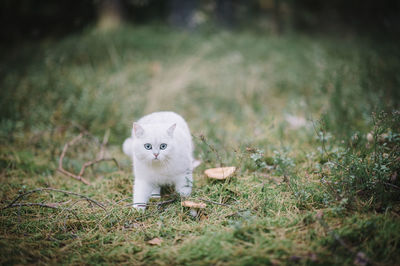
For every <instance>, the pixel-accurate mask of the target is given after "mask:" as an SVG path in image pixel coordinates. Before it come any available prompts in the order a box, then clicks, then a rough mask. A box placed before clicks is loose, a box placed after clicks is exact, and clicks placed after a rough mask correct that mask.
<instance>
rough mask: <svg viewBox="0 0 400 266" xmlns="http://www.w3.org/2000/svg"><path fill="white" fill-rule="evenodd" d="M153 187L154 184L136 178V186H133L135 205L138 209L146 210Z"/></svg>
mask: <svg viewBox="0 0 400 266" xmlns="http://www.w3.org/2000/svg"><path fill="white" fill-rule="evenodd" d="M153 189H154V185H153V184H151V183H148V182H146V181H145V180H142V179H139V178H135V186H134V187H133V207H134V208H135V209H138V210H145V209H146V205H147V202H148V201H149V198H150V195H151V192H152V191H153Z"/></svg>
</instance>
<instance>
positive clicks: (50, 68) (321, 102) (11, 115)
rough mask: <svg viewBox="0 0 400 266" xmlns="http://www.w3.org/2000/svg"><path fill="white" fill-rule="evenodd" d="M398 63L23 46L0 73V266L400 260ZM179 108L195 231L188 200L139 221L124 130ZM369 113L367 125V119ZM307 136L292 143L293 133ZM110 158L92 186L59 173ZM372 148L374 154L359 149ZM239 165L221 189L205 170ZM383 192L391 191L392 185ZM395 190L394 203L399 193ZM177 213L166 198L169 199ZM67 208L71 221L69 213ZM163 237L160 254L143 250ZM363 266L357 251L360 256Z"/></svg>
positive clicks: (96, 41) (284, 45)
mask: <svg viewBox="0 0 400 266" xmlns="http://www.w3.org/2000/svg"><path fill="white" fill-rule="evenodd" d="M399 66H400V60H399V51H398V49H397V47H396V46H395V45H394V44H391V43H389V42H383V43H373V42H371V41H368V40H365V39H360V38H357V37H352V38H348V39H346V40H339V39H335V38H329V37H323V36H314V37H307V36H302V35H297V34H293V35H283V36H275V35H261V34H259V33H254V32H251V31H249V32H246V31H242V32H199V33H185V32H179V31H173V30H171V29H168V28H162V27H155V26H148V27H128V26H127V27H123V28H121V29H118V30H116V31H113V32H106V33H104V32H97V31H94V30H92V29H88V30H86V31H85V32H83V33H81V34H78V35H75V36H70V37H67V38H65V39H62V40H58V41H51V40H48V41H42V42H40V43H35V44H31V45H26V46H21V47H19V48H18V49H16V50H12V51H11V52H10V53H8V54H4V55H3V56H2V61H1V68H0V76H1V79H0V86H1V88H2V90H1V91H0V96H1V98H0V111H1V121H0V123H1V130H0V140H1V142H0V146H1V152H0V166H1V175H0V180H1V184H2V186H1V187H0V198H1V207H5V206H7V204H9V203H10V202H11V201H12V199H14V198H15V197H17V196H18V195H19V194H21V193H23V192H26V191H29V190H31V189H35V188H40V187H52V188H58V189H63V190H68V191H72V192H76V193H79V194H82V195H85V196H88V197H91V198H93V199H95V200H97V201H100V202H102V203H103V204H104V205H105V206H106V208H105V210H103V209H101V208H99V207H97V206H95V205H93V204H89V203H88V202H87V201H85V200H82V199H81V198H79V197H76V196H72V195H65V194H63V193H57V192H49V191H43V192H40V193H33V194H31V195H29V196H27V197H25V198H23V199H22V201H21V202H31V203H57V202H61V203H63V204H61V205H58V206H59V209H48V208H40V207H37V206H28V207H17V208H9V209H5V210H1V211H0V263H1V264H60V263H61V264H93V265H95V264H96V265H97V264H110V263H121V264H161V265H171V264H181V265H206V264H207V265H208V264H219V265H221V264H222V265H225V264H228V265H257V264H258V265H265V264H266V265H269V264H271V265H272V264H297V263H300V264H312V265H314V264H315V265H318V264H337V265H343V264H352V263H353V262H354V261H355V260H359V257H360V254H361V253H363V254H365V255H366V257H367V258H368V261H369V262H371V263H373V264H380V265H391V264H394V263H397V262H398V261H399V260H400V255H399V254H400V252H399V251H400V222H399V215H400V204H399V198H400V196H399V189H398V188H399V186H400V184H399V178H398V177H397V174H398V173H399V169H400V163H399V160H398V157H399V156H400V155H399V150H400V149H399V144H400V139H399V135H398V134H399V133H400V131H399V125H400V123H399V113H398V111H397V112H396V111H395V110H396V108H398V102H399V94H398V92H399V91H400V90H399V89H400V76H399V74H398V73H399V71H398V70H399V69H400V68H399ZM157 110H172V111H175V112H178V113H180V114H181V115H183V116H184V117H185V118H186V120H187V121H188V123H189V126H190V128H191V130H192V134H193V136H194V142H195V145H196V152H195V153H196V157H197V158H199V159H200V160H201V161H202V164H201V165H200V167H198V168H197V169H196V170H195V172H194V179H195V187H194V192H193V194H192V196H191V198H192V200H195V201H200V199H206V200H209V201H214V202H219V203H224V204H226V205H228V206H221V205H217V204H212V203H207V207H206V209H204V210H202V211H201V212H199V213H198V216H197V217H192V216H191V215H190V213H189V210H187V209H185V208H183V207H181V206H180V202H179V200H178V201H176V202H173V203H170V204H166V205H163V206H161V207H160V208H157V207H155V206H152V207H149V209H148V210H147V211H146V212H145V213H137V212H135V211H133V210H132V209H131V208H130V207H128V206H126V205H127V204H128V203H129V202H130V198H131V196H132V181H133V177H132V173H131V167H130V165H131V163H130V161H129V159H128V158H127V157H126V156H125V155H123V154H122V151H121V144H122V142H123V141H124V139H125V138H126V137H127V136H128V135H129V133H130V127H131V124H132V121H134V120H135V119H138V118H140V116H142V115H144V114H147V113H149V112H152V111H157ZM373 111H374V112H375V115H373V114H372V112H373ZM293 117H294V118H295V120H296V121H297V122H299V121H300V122H301V123H300V125H299V126H298V127H295V126H294V125H293V124H291V122H290V118H293ZM82 128H83V129H86V130H87V131H88V132H90V133H91V134H92V135H93V136H94V137H87V138H84V140H83V141H81V142H79V143H78V144H77V145H75V146H73V147H71V148H70V149H69V150H68V153H67V155H66V157H65V160H64V166H65V168H66V169H68V170H70V171H72V172H75V173H77V172H79V170H80V168H81V165H82V164H83V163H84V162H86V161H88V160H90V159H92V158H94V157H95V156H96V154H97V153H98V152H99V145H98V144H97V143H96V141H94V138H97V139H99V140H100V141H101V139H102V137H103V135H104V134H105V132H106V131H107V130H109V131H110V139H109V145H108V146H107V149H106V153H107V156H112V157H115V158H116V159H117V160H118V162H119V163H120V165H121V169H117V168H116V167H115V165H113V164H112V163H111V162H103V163H101V164H98V165H95V166H94V167H92V168H90V169H88V170H87V172H86V173H85V178H87V179H88V180H90V182H91V184H92V185H91V186H87V185H85V184H83V183H81V182H79V181H76V180H74V179H72V178H69V177H66V176H63V175H62V174H60V173H59V172H57V171H56V169H57V167H58V159H59V156H60V153H61V151H62V148H63V146H64V144H65V143H66V142H68V141H70V140H71V139H72V138H73V137H74V136H76V135H77V134H79V132H80V131H81V130H82ZM369 132H372V136H373V140H372V141H371V140H368V139H367V134H368V133H369ZM220 165H235V166H237V167H238V171H237V172H236V174H235V176H234V177H233V178H231V179H230V180H226V181H219V182H216V181H210V180H207V179H206V178H205V176H204V174H203V171H204V170H205V169H207V168H210V167H217V166H220ZM387 183H389V184H390V185H387ZM396 187H397V188H396ZM171 197H174V195H173V192H172V191H171V190H169V189H166V190H165V193H164V196H163V198H162V200H167V199H169V198H171ZM66 208H69V210H67V209H66ZM155 237H158V238H160V239H162V240H163V242H162V244H161V246H151V245H149V244H148V243H147V241H148V240H150V239H152V238H155ZM360 252H361V253H360Z"/></svg>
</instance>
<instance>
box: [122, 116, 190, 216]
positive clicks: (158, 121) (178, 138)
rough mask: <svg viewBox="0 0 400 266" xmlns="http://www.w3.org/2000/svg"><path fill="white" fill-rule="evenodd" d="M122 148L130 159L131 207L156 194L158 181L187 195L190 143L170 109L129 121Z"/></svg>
mask: <svg viewBox="0 0 400 266" xmlns="http://www.w3.org/2000/svg"><path fill="white" fill-rule="evenodd" d="M123 151H124V153H125V154H127V155H129V156H130V157H131V158H132V160H133V172H134V175H135V182H134V187H133V190H134V191H133V207H134V208H136V209H145V208H146V204H147V202H148V200H149V198H150V197H160V186H161V185H167V184H170V185H174V186H175V189H176V191H177V192H178V193H179V194H180V195H181V196H182V197H187V196H189V195H190V193H191V192H192V184H193V178H192V171H193V168H194V167H196V166H197V165H198V162H197V161H194V160H193V143H192V137H191V135H190V131H189V127H188V125H187V124H186V122H185V120H184V119H183V118H182V117H181V116H180V115H178V114H176V113H173V112H156V113H152V114H149V115H146V116H144V117H142V118H141V119H140V120H139V121H138V122H137V123H133V129H132V137H130V138H128V139H126V140H125V142H124V144H123Z"/></svg>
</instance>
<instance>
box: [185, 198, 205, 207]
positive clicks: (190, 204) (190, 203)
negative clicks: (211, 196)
mask: <svg viewBox="0 0 400 266" xmlns="http://www.w3.org/2000/svg"><path fill="white" fill-rule="evenodd" d="M181 205H182V206H183V207H189V208H195V209H204V208H205V207H207V205H206V204H205V203H202V202H194V201H190V200H185V201H182V202H181Z"/></svg>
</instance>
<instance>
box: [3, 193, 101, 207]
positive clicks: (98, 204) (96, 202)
mask: <svg viewBox="0 0 400 266" xmlns="http://www.w3.org/2000/svg"><path fill="white" fill-rule="evenodd" d="M40 191H54V192H60V193H64V194H69V195H74V196H78V197H81V198H84V199H85V200H87V201H89V202H92V203H94V204H95V205H97V206H99V207H100V208H102V209H103V210H106V208H105V207H104V205H103V204H102V203H100V202H98V201H97V200H94V199H91V198H89V197H87V196H85V195H81V194H78V193H75V192H71V191H66V190H61V189H55V188H38V189H34V190H30V191H28V192H26V193H24V194H21V195H19V196H18V197H16V198H15V199H14V200H13V201H12V202H11V203H10V204H8V205H7V206H6V207H4V208H2V210H4V209H8V208H12V207H14V206H15V205H16V204H15V203H16V202H17V201H18V200H20V199H22V198H23V197H25V196H27V195H30V194H32V193H35V192H40ZM21 204H23V203H21ZM36 205H37V204H36ZM47 206H51V205H47ZM42 207H45V206H42ZM52 207H54V208H57V207H55V206H52ZM49 208H51V207H49Z"/></svg>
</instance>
